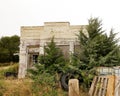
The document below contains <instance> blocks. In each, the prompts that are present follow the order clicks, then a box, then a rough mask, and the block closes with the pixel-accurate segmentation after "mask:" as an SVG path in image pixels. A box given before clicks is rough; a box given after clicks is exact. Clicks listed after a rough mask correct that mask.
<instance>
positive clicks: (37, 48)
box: [18, 22, 87, 78]
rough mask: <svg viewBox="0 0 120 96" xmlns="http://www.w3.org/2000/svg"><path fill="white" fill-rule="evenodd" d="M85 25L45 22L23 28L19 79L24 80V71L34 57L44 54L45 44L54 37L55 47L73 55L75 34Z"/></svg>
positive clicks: (75, 42)
mask: <svg viewBox="0 0 120 96" xmlns="http://www.w3.org/2000/svg"><path fill="white" fill-rule="evenodd" d="M85 27H86V26H85V25H70V23H69V22H45V23H44V26H23V27H21V37H20V60H19V74H18V77H19V78H24V77H25V75H26V69H27V68H28V67H31V66H32V63H33V62H32V59H33V57H34V56H36V55H40V54H44V46H46V42H50V40H51V38H52V37H53V36H54V41H55V43H56V45H58V46H60V48H61V49H63V52H66V50H65V51H64V49H67V53H68V54H70V53H73V52H74V49H75V46H77V45H79V42H78V38H77V36H76V34H79V31H80V29H84V33H85V34H87V32H86V31H85Z"/></svg>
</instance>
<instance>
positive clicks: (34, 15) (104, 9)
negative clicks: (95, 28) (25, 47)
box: [0, 0, 120, 37]
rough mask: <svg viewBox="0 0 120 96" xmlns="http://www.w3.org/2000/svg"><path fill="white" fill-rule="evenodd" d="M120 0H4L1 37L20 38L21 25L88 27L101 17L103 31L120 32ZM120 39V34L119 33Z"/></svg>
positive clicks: (0, 5) (0, 12)
mask: <svg viewBox="0 0 120 96" xmlns="http://www.w3.org/2000/svg"><path fill="white" fill-rule="evenodd" d="M119 2H120V0H0V37H1V36H11V35H15V34H16V35H19V36H20V27H21V26H42V25H43V24H44V22H49V21H69V22H70V24H71V25H85V24H88V19H89V18H90V17H91V16H92V17H99V18H100V19H102V21H103V22H102V23H103V28H104V29H105V30H106V32H107V33H109V30H110V29H111V28H114V29H115V30H114V31H115V32H120V11H119V10H120V3H119ZM118 36H120V33H119V34H118Z"/></svg>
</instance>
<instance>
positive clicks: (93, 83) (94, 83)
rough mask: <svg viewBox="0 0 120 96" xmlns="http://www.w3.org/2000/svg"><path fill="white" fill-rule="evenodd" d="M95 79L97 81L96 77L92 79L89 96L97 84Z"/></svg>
mask: <svg viewBox="0 0 120 96" xmlns="http://www.w3.org/2000/svg"><path fill="white" fill-rule="evenodd" d="M97 79H98V77H97V76H95V77H94V79H93V82H92V85H91V87H90V90H89V96H93V94H94V88H95V85H96V83H97Z"/></svg>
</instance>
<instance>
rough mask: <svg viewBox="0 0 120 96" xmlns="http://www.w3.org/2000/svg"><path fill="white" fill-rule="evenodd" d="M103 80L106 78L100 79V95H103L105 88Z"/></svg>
mask: <svg viewBox="0 0 120 96" xmlns="http://www.w3.org/2000/svg"><path fill="white" fill-rule="evenodd" d="M103 80H104V78H101V81H100V89H99V93H98V96H101V95H102V89H103Z"/></svg>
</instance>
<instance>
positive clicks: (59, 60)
mask: <svg viewBox="0 0 120 96" xmlns="http://www.w3.org/2000/svg"><path fill="white" fill-rule="evenodd" d="M44 52H45V54H44V55H42V56H40V57H39V62H40V63H41V64H44V65H45V68H46V69H47V70H49V71H50V73H54V72H62V70H63V68H64V66H65V59H64V56H63V53H62V51H61V50H60V48H58V47H57V46H56V44H55V42H54V37H53V38H52V39H51V42H50V43H47V46H45V47H44Z"/></svg>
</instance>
